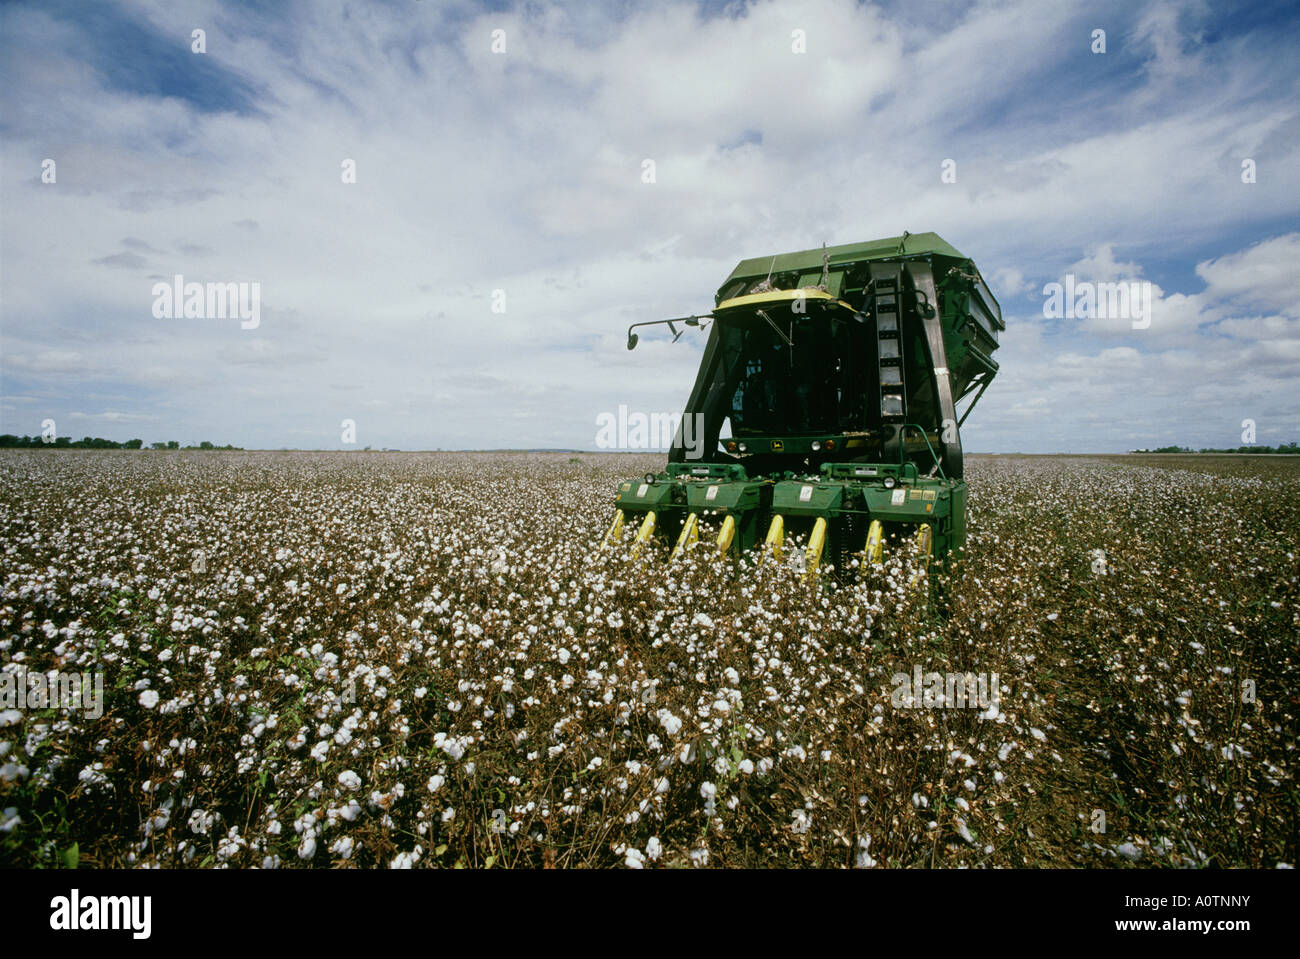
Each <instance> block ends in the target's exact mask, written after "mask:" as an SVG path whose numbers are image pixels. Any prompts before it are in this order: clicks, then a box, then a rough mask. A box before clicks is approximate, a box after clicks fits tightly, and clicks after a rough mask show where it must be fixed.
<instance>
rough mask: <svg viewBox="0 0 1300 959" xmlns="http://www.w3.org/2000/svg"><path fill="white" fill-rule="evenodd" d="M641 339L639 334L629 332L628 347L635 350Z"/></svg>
mask: <svg viewBox="0 0 1300 959" xmlns="http://www.w3.org/2000/svg"><path fill="white" fill-rule="evenodd" d="M640 339H641V337H639V336H637V335H636V334H635V333H629V334H628V335H627V348H628V349H629V350H635V349H636V344H637V341H638V340H640Z"/></svg>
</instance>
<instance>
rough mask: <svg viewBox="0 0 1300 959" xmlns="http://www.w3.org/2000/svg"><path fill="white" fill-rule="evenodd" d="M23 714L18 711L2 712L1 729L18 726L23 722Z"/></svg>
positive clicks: (0, 718) (0, 715) (0, 713)
mask: <svg viewBox="0 0 1300 959" xmlns="http://www.w3.org/2000/svg"><path fill="white" fill-rule="evenodd" d="M22 718H23V714H22V713H20V712H19V711H18V710H16V709H6V710H4V711H3V712H0V729H3V728H4V727H6V726H17V725H18V724H19V723H20V722H22Z"/></svg>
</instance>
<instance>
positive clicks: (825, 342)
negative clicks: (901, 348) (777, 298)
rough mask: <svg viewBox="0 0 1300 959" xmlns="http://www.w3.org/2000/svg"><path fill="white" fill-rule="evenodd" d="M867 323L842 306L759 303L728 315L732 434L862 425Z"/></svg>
mask: <svg viewBox="0 0 1300 959" xmlns="http://www.w3.org/2000/svg"><path fill="white" fill-rule="evenodd" d="M868 332H869V330H868V326H867V324H866V322H864V321H863V320H860V319H857V318H855V317H854V315H852V314H848V313H847V312H842V313H841V312H839V311H836V312H829V311H820V310H819V311H817V312H816V313H815V314H803V313H795V312H793V311H791V310H790V309H789V308H785V309H767V310H763V311H756V312H755V313H753V314H751V315H749V316H746V317H741V318H736V319H732V320H728V321H727V322H726V324H725V326H724V328H723V330H722V335H723V339H724V349H725V351H726V353H727V354H728V355H729V358H730V359H731V360H732V362H733V363H734V366H733V369H734V374H733V375H734V377H735V379H734V383H735V388H734V391H733V392H732V395H731V402H730V406H731V409H730V411H729V415H730V417H731V429H732V434H733V435H735V436H746V435H748V436H752V435H758V434H767V435H783V434H798V433H838V432H845V431H852V430H862V429H865V428H866V427H867V425H868V424H867V419H866V402H865V400H866V395H867V389H868V386H869V384H868V374H869V370H868V363H869V362H870V359H871V357H872V350H871V345H870V338H869V336H868Z"/></svg>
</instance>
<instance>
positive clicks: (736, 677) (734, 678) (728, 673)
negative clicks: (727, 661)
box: [722, 666, 740, 686]
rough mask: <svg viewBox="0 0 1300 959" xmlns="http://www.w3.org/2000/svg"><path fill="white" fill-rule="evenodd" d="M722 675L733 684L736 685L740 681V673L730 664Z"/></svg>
mask: <svg viewBox="0 0 1300 959" xmlns="http://www.w3.org/2000/svg"><path fill="white" fill-rule="evenodd" d="M722 675H723V677H724V678H725V679H726V680H727V682H728V683H730V684H731V685H732V686H735V685H736V684H737V683H739V682H740V673H738V672H736V670H735V669H733V668H732V667H730V666H728V667H727V668H726V669H724V670H723V671H722Z"/></svg>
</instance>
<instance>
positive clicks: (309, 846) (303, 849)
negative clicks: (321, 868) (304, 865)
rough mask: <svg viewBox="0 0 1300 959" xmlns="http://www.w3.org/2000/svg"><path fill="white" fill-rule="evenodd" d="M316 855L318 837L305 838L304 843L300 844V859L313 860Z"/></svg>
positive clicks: (309, 836)
mask: <svg viewBox="0 0 1300 959" xmlns="http://www.w3.org/2000/svg"><path fill="white" fill-rule="evenodd" d="M315 855H316V837H315V836H312V835H308V836H303V837H302V842H300V843H298V858H299V859H311V858H312V857H313V856H315Z"/></svg>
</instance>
